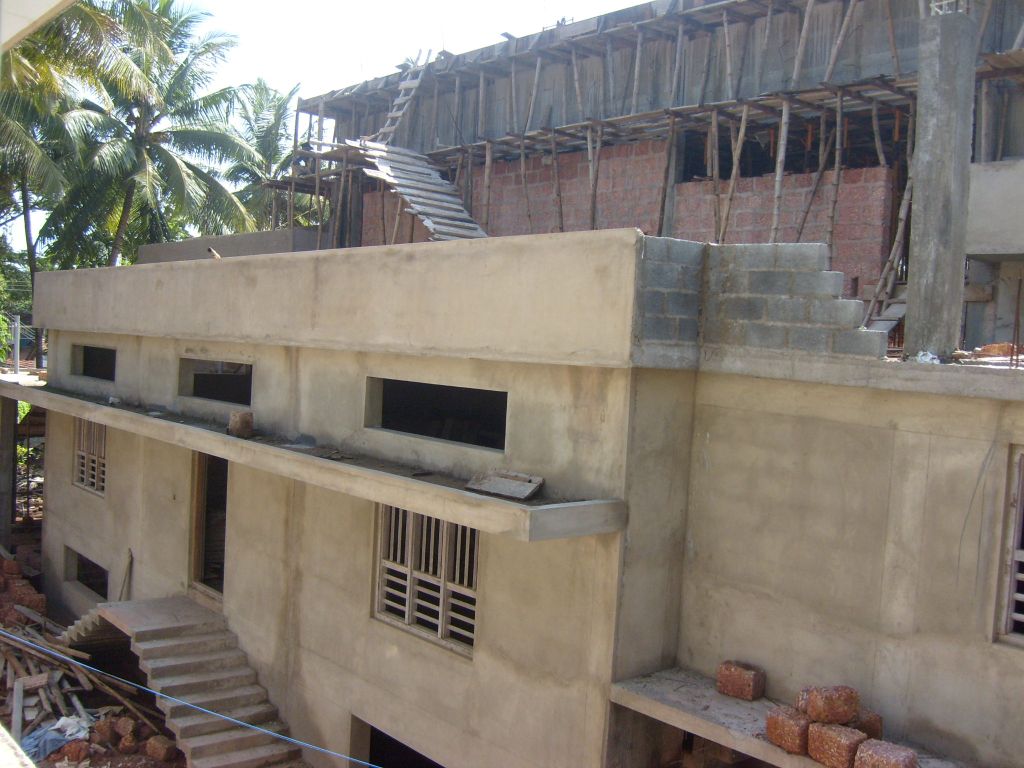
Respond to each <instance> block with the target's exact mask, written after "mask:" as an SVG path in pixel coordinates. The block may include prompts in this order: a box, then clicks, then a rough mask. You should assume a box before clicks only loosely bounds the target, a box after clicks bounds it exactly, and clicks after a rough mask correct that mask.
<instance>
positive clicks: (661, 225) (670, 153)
mask: <svg viewBox="0 0 1024 768" xmlns="http://www.w3.org/2000/svg"><path fill="white" fill-rule="evenodd" d="M675 151H676V116H675V115H672V116H671V117H670V118H669V120H668V139H666V142H665V168H664V172H663V174H662V177H661V195H660V203H659V205H658V226H657V228H656V229H655V230H654V231H655V233H656V234H657V235H658V237H662V236H664V234H665V204H666V202H667V201H668V186H669V184H671V183H672V179H671V177H670V176H671V172H672V165H673V162H672V161H673V159H674V158H675Z"/></svg>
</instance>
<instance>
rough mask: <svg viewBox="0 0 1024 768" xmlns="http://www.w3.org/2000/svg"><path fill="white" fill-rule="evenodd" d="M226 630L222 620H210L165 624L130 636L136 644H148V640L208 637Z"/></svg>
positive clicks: (138, 631) (141, 630) (138, 630)
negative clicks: (212, 633)
mask: <svg viewBox="0 0 1024 768" xmlns="http://www.w3.org/2000/svg"><path fill="white" fill-rule="evenodd" d="M226 629H227V625H226V624H225V623H224V619H222V618H217V619H210V620H209V621H200V622H195V623H181V624H165V625H163V626H159V627H149V628H146V629H137V630H135V632H134V633H133V634H132V637H133V638H134V639H135V641H136V642H149V641H150V640H163V639H166V638H171V637H192V636H194V635H208V634H210V633H211V632H223V631H224V630H226Z"/></svg>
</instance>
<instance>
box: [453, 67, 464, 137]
mask: <svg viewBox="0 0 1024 768" xmlns="http://www.w3.org/2000/svg"><path fill="white" fill-rule="evenodd" d="M453 117H454V120H455V131H454V137H455V140H454V141H453V142H452V143H453V144H462V143H463V141H462V75H461V74H456V75H455V114H454V116H453Z"/></svg>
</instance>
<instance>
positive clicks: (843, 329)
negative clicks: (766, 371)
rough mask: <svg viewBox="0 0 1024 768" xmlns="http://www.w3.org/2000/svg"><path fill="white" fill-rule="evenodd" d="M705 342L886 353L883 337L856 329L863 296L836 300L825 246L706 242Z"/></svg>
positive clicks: (837, 277) (838, 290) (837, 280)
mask: <svg viewBox="0 0 1024 768" xmlns="http://www.w3.org/2000/svg"><path fill="white" fill-rule="evenodd" d="M707 259H708V268H707V284H706V295H705V301H704V310H705V311H704V315H703V328H702V330H703V335H702V341H703V343H706V344H720V345H727V346H739V347H753V348H761V349H777V350H794V351H799V352H810V353H813V354H842V355H859V356H868V357H876V358H878V357H883V356H884V355H885V351H886V343H887V341H886V336H885V334H884V333H882V332H878V331H867V330H861V329H860V328H859V326H860V323H861V321H862V319H863V315H864V304H863V302H861V301H856V300H850V299H842V298H840V296H841V294H842V290H843V279H844V278H843V275H842V273H841V272H833V271H830V270H829V250H828V247H827V246H825V245H823V244H816V243H809V244H778V245H718V246H709V249H708V257H707Z"/></svg>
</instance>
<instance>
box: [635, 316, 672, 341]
mask: <svg viewBox="0 0 1024 768" xmlns="http://www.w3.org/2000/svg"><path fill="white" fill-rule="evenodd" d="M678 328H679V325H678V323H677V322H676V320H675V318H672V317H659V316H656V315H648V316H647V317H645V318H644V319H643V325H642V328H641V336H642V338H644V339H649V340H651V341H675V340H676V339H677V338H678Z"/></svg>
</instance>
